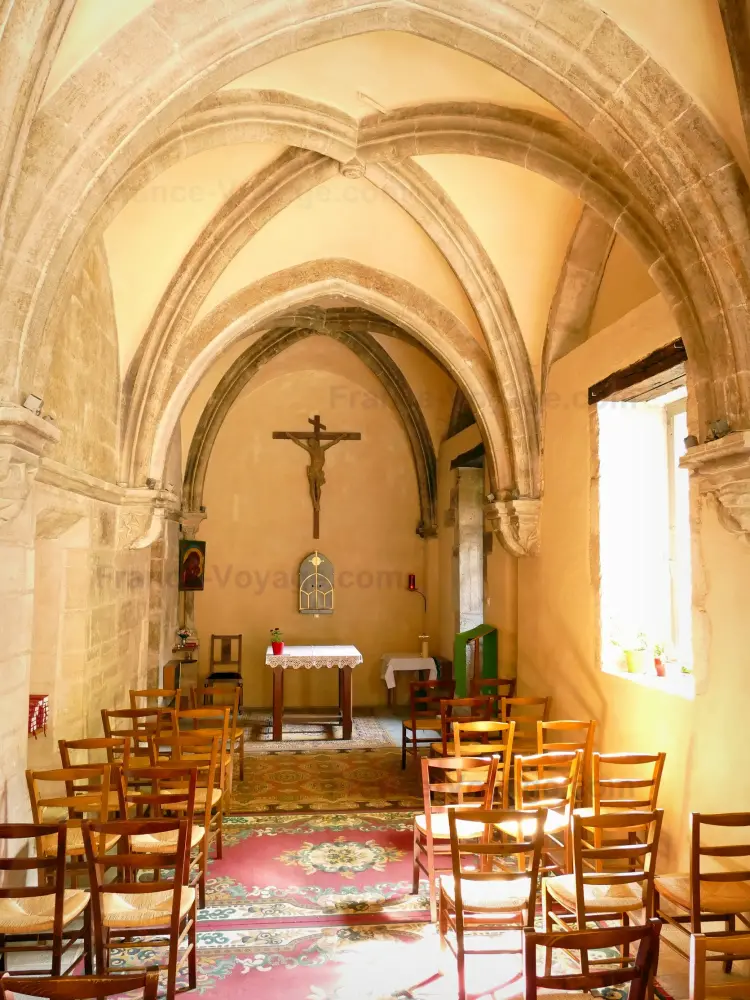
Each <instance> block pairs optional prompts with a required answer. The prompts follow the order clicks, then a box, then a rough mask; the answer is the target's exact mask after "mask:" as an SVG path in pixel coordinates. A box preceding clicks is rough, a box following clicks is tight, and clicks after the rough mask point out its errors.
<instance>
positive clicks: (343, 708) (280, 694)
mask: <svg viewBox="0 0 750 1000" xmlns="http://www.w3.org/2000/svg"><path fill="white" fill-rule="evenodd" d="M361 662H362V654H361V653H360V651H359V650H358V649H357V647H356V646H284V650H283V652H282V653H280V654H279V655H278V656H276V655H274V652H273V649H272V648H271V646H269V647H268V648H267V649H266V666H268V667H271V669H272V670H273V739H274V740H280V739H283V735H282V732H283V723H284V718H285V716H284V671H285V670H320V669H322V668H323V667H327V668H329V669H330V668H334V667H335V668H336V669H337V670H338V672H339V707H338V712H336V713H332V714H325V713H309V712H308V713H297V712H295V713H294V714H290V715H288V716H286V719H287V722H291V721H294V722H301V723H321V724H325V723H333V724H334V725H341V727H342V729H343V733H342V736H343V739H345V740H350V739H351V738H352V670H353V669H354V668H355V667H356V666H358V665H359V664H360V663H361Z"/></svg>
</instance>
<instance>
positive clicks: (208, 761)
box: [152, 729, 224, 881]
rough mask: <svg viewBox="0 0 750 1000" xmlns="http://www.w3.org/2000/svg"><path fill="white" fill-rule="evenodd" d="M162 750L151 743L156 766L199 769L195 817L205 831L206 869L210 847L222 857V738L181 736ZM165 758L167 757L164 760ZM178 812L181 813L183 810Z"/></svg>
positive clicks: (163, 744) (200, 732)
mask: <svg viewBox="0 0 750 1000" xmlns="http://www.w3.org/2000/svg"><path fill="white" fill-rule="evenodd" d="M160 742H161V746H158V745H157V741H156V739H154V740H153V741H152V755H153V756H152V759H153V762H154V766H160V765H163V764H165V763H166V764H169V765H171V766H174V767H179V766H187V767H193V768H195V769H196V788H195V815H196V818H197V821H198V825H200V826H202V827H203V828H204V830H205V831H206V852H205V855H204V857H203V871H204V881H205V867H206V864H207V859H208V853H209V850H210V847H211V844H212V843H213V842H214V841H215V842H216V857H217V858H221V857H222V856H223V843H224V793H223V791H222V788H221V783H220V773H221V759H222V754H221V737H220V736H218V735H217V734H216V733H214V732H210V731H208V730H205V729H199V730H195V731H186V732H180V733H179V734H177V735H176V736H175V737H174V738H173V739H170V740H166V739H162V740H161V741H160ZM165 755H166V756H165ZM174 811H175V812H177V813H180V812H181V809H180V807H179V806H178V807H176V808H175V810H174Z"/></svg>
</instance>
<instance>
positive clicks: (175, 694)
mask: <svg viewBox="0 0 750 1000" xmlns="http://www.w3.org/2000/svg"><path fill="white" fill-rule="evenodd" d="M181 699H182V691H181V690H180V689H179V688H141V689H140V690H136V689H134V688H131V689H130V707H131V708H134V709H141V708H173V709H175V710H177V709H178V708H180V705H181ZM144 700H145V702H146V704H145V705H142V704H139V702H142V701H144Z"/></svg>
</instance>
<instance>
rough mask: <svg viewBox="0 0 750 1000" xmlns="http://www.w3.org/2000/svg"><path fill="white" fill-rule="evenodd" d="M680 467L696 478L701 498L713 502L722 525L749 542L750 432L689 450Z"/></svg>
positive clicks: (737, 432) (741, 432)
mask: <svg viewBox="0 0 750 1000" xmlns="http://www.w3.org/2000/svg"><path fill="white" fill-rule="evenodd" d="M680 465H681V466H682V468H683V469H689V470H690V472H691V473H692V474H693V475H694V476H696V477H697V479H698V489H699V491H700V493H701V495H703V496H707V497H712V498H713V499H714V500H715V501H716V504H717V512H718V515H719V521H720V522H721V524H722V525H723V526H724V527H725V528H726V529H727V530H728V531H731V532H732V533H733V534H736V535H742V536H744V538H745V540H750V431H736V432H735V433H734V434H727V436H726V437H723V438H719V440H718V441H708V442H707V443H706V444H699V445H696V446H695V447H694V448H689V449H688V451H687V453H686V454H685V455H683V457H682V458H681V459H680Z"/></svg>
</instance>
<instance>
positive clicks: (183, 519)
mask: <svg viewBox="0 0 750 1000" xmlns="http://www.w3.org/2000/svg"><path fill="white" fill-rule="evenodd" d="M205 520H206V512H205V510H185V509H184V508H183V509H182V510H181V511H180V524H181V525H182V534H183V537H184V538H189V539H190V540H191V541H192V540H194V539H195V537H196V535H197V534H198V529H199V528H200V526H201V524H202V522H203V521H205Z"/></svg>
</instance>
